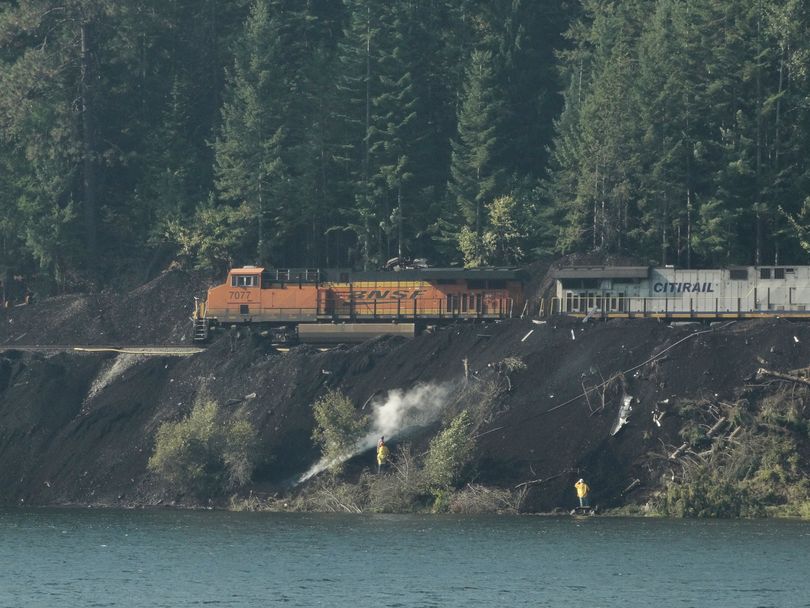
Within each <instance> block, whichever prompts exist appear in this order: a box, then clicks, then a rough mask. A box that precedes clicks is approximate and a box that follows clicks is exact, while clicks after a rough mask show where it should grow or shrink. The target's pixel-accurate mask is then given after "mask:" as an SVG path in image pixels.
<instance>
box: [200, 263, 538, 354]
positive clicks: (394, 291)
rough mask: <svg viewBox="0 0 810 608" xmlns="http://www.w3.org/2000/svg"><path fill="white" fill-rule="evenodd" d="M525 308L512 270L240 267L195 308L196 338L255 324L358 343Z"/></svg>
mask: <svg viewBox="0 0 810 608" xmlns="http://www.w3.org/2000/svg"><path fill="white" fill-rule="evenodd" d="M523 306H524V299H523V283H522V279H521V275H520V272H519V271H517V270H516V269H513V268H482V269H473V270H466V269H457V268H412V269H403V270H396V271H395V270H387V271H371V272H367V271H352V270H348V269H332V270H321V269H286V270H278V269H269V268H260V267H256V266H244V267H242V268H234V269H232V270H231V271H230V272H229V273H228V276H227V278H226V280H225V283H223V284H222V285H217V286H215V287H212V288H210V289H209V290H208V296H207V299H206V301H205V302H197V303H196V304H195V310H194V323H195V331H194V339H195V340H197V341H202V340H205V339H207V337H208V333H209V330H210V329H211V328H214V327H217V326H220V327H222V326H240V325H243V326H245V325H246V326H249V327H254V328H257V329H260V330H262V331H267V332H268V333H270V334H271V337H272V338H273V339H274V340H276V341H279V342H294V341H298V340H301V341H308V342H352V341H360V340H364V339H367V338H369V337H372V336H376V335H385V334H395V335H404V336H413V335H414V334H415V333H416V332H417V331H418V330H419V329H420V328H421V327H424V326H425V325H435V324H440V323H446V322H452V321H456V320H465V319H467V320H475V319H505V318H509V317H511V316H513V315H515V314H520V313H521V311H522V309H523Z"/></svg>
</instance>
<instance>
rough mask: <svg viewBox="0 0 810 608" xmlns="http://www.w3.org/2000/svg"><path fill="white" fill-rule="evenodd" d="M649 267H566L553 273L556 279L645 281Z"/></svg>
mask: <svg viewBox="0 0 810 608" xmlns="http://www.w3.org/2000/svg"><path fill="white" fill-rule="evenodd" d="M649 272H650V267H649V266H568V267H566V268H560V269H559V270H557V271H556V272H555V273H554V277H555V278H557V279H646V278H647V276H648V275H649Z"/></svg>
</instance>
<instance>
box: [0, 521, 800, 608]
mask: <svg viewBox="0 0 810 608" xmlns="http://www.w3.org/2000/svg"><path fill="white" fill-rule="evenodd" d="M808 557H810V522H793V521H690V520H657V519H621V518H608V517H592V518H587V519H575V518H567V517H534V516H523V517H494V516H493V517H489V516H487V517H463V516H415V515H379V516H369V515H350V516H348V515H347V516H344V515H322V514H318V515H315V514H278V513H224V512H205V511H203V512H177V511H115V510H110V511H106V510H50V509H47V510H19V511H0V606H2V607H8V608H20V607H29V606H31V607H39V606H42V607H48V608H52V607H57V606H77V607H79V606H81V607H84V606H127V607H129V606H149V607H157V606H338V607H340V606H346V607H350V608H365V607H369V608H372V607H373V608H382V607H387V608H396V607H406V606H407V607H428V606H436V607H451V606H459V607H461V606H463V607H465V608H466V607H469V606H486V607H490V606H492V607H495V606H497V607H501V606H503V607H510V608H511V607H514V606H554V607H556V606H570V607H572V608H576V607H580V606H587V607H589V608H598V607H600V606H611V607H612V606H617V607H618V606H623V607H624V606H629V607H634V606H643V607H645V608H649V607H650V606H651V605H652V606H653V608H661V607H669V606H677V607H690V606H694V607H696V608H704V607H708V606H722V607H732V606H733V607H749V606H750V607H766V606H774V607H783V606H784V607H788V606H789V607H795V606H810V581H808V575H809V574H810V563H809V562H808Z"/></svg>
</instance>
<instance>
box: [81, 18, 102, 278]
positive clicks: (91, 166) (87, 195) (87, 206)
mask: <svg viewBox="0 0 810 608" xmlns="http://www.w3.org/2000/svg"><path fill="white" fill-rule="evenodd" d="M88 27H89V26H88V24H87V23H86V22H85V21H82V22H81V24H80V26H79V28H80V37H81V86H80V89H81V100H80V103H81V119H82V164H83V180H82V186H83V189H84V227H85V238H86V240H87V254H88V261H89V267H90V268H91V269H94V268H95V267H96V265H97V259H98V257H97V256H98V242H97V241H98V239H97V229H96V215H97V209H96V205H97V203H96V201H97V189H98V185H97V179H96V159H95V153H96V146H95V116H94V114H93V105H92V104H93V99H92V95H93V90H92V84H91V81H92V79H93V66H92V57H91V52H90V44H91V42H90V40H89V38H90V35H89V32H88Z"/></svg>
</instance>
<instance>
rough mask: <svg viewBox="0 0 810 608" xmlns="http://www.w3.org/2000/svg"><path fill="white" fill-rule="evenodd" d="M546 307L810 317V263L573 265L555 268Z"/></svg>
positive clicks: (658, 314)
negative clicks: (552, 293)
mask: <svg viewBox="0 0 810 608" xmlns="http://www.w3.org/2000/svg"><path fill="white" fill-rule="evenodd" d="M546 310H547V311H548V312H550V313H551V314H566V315H572V316H578V317H584V316H592V317H602V318H635V317H652V318H663V319H709V320H710V319H722V318H735V319H739V318H756V317H773V316H785V317H796V318H810V266H736V267H731V268H723V269H705V270H704V269H700V270H697V269H688V270H687V269H681V268H674V267H670V266H667V267H664V268H654V267H648V266H572V267H568V268H562V269H560V270H558V271H557V273H556V294H555V297H554V298H552V301H551V302H550V303H549V305H548V307H547V309H546Z"/></svg>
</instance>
